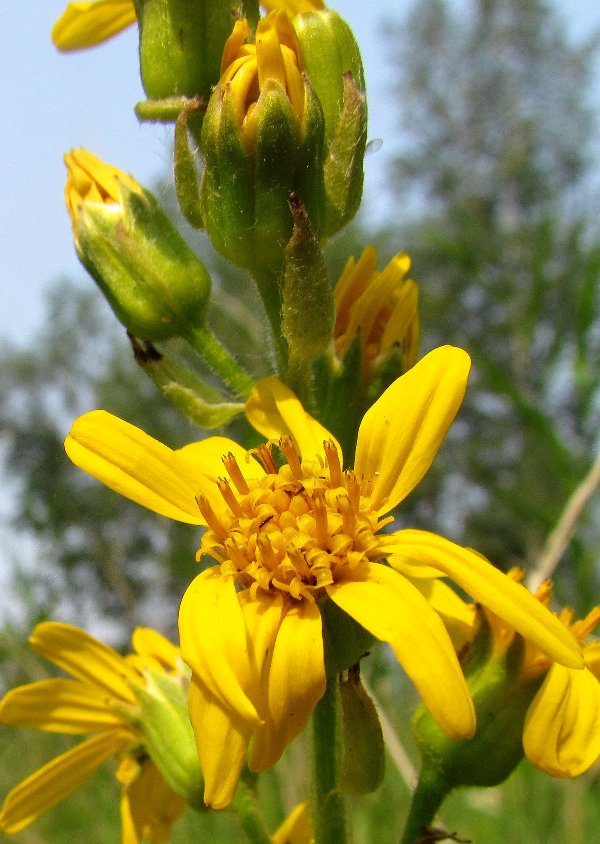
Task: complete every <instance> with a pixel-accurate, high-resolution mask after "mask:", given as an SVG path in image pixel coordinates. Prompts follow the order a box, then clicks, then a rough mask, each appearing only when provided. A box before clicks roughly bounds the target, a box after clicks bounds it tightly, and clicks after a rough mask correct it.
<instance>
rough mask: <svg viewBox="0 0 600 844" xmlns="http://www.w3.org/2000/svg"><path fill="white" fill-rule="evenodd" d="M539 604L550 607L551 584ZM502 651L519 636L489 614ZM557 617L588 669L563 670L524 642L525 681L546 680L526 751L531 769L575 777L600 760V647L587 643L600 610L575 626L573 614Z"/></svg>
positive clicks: (534, 706)
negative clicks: (575, 643) (578, 647)
mask: <svg viewBox="0 0 600 844" xmlns="http://www.w3.org/2000/svg"><path fill="white" fill-rule="evenodd" d="M509 576H510V577H512V578H513V579H515V580H521V579H522V577H523V572H522V571H521V570H519V569H513V570H512V571H511V572H509ZM536 597H537V599H538V601H539V602H540V603H542V604H543V605H544V606H547V607H549V606H550V602H551V598H552V584H551V583H550V581H545V582H544V583H543V584H542V585H541V586H540V588H539V589H538V590H537V593H536ZM487 617H488V620H489V622H490V625H491V627H492V630H493V634H494V643H495V645H496V648H497V649H498V650H501V651H504V650H507V649H508V647H509V646H510V644H511V643H512V641H513V639H514V637H515V631H514V630H512V629H511V628H510V627H508V626H507V625H506V623H505V622H503V621H501V620H500V619H498V618H495V617H494V616H492V615H491V614H490V613H489V612H488V613H487ZM558 618H559V620H560V622H561V623H562V624H563V625H564V626H565V628H566V629H568V630H570V632H571V634H572V635H573V636H574V638H575V639H576V640H577V642H579V644H580V646H581V648H582V652H583V658H584V661H585V667H584V669H583V671H576V670H573V669H572V668H569V667H568V666H565V665H561V664H560V663H557V662H556V661H554V660H553V659H551V658H549V657H548V655H547V654H545V653H543V652H541V651H540V650H539V648H538V647H537V646H536V645H533V644H532V643H531V642H530V641H526V642H525V653H524V657H523V663H522V665H521V668H520V671H519V678H520V680H521V681H529V680H535V679H536V678H538V677H540V676H543V675H545V679H544V682H543V683H542V686H541V688H540V689H539V691H538V692H537V694H536V695H535V697H534V699H533V701H532V702H531V705H530V706H529V709H528V710H527V715H526V717H525V724H524V727H523V749H524V751H525V755H526V757H527V758H528V759H529V761H530V762H531V764H532V765H535V767H536V768H539V769H540V770H542V771H545V773H547V774H551V775H552V776H553V777H576V776H579V774H582V773H584V771H587V770H588V768H591V766H592V765H593V764H595V763H596V762H597V761H598V759H600V642H599V641H598V640H591V641H590V639H589V637H590V635H591V633H593V631H594V629H595V628H596V626H597V625H598V624H599V623H600V606H598V607H594V608H593V609H592V610H591V611H590V612H589V613H588V615H587V616H586V617H585V618H583V619H580V620H578V621H573V611H572V610H570V609H568V608H565V609H563V610H562V611H561V612H560V613H559V615H558Z"/></svg>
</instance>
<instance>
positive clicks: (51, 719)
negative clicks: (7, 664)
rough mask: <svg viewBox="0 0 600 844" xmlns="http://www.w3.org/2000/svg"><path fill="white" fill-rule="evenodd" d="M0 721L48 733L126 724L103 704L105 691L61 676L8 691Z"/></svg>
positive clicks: (105, 727) (78, 732) (3, 700)
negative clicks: (35, 728)
mask: <svg viewBox="0 0 600 844" xmlns="http://www.w3.org/2000/svg"><path fill="white" fill-rule="evenodd" d="M0 721H1V722H2V723H3V724H10V726H12V727H37V729H38V730H45V731H46V732H50V733H68V734H71V735H78V734H81V733H96V732H99V731H101V730H110V729H114V728H115V727H119V726H123V725H124V724H125V722H124V720H123V717H122V716H121V715H118V714H117V713H115V712H113V711H112V710H111V709H110V708H109V707H108V706H107V703H106V692H104V691H102V690H101V689H99V688H97V687H96V688H94V687H92V686H85V685H84V684H83V683H79V682H78V681H74V680H64V679H62V678H58V679H51V680H39V681H38V682H36V683H29V684H28V685H26V686H19V687H18V688H16V689H12V691H10V692H8V693H7V694H6V695H5V696H4V698H3V699H2V703H0Z"/></svg>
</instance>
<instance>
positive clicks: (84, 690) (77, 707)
mask: <svg viewBox="0 0 600 844" xmlns="http://www.w3.org/2000/svg"><path fill="white" fill-rule="evenodd" d="M30 641H31V644H32V647H33V648H34V649H35V650H36V651H37V652H38V653H39V654H41V655H42V656H44V657H46V658H47V659H49V660H50V661H51V662H53V663H54V664H55V665H57V666H58V667H59V668H61V669H63V670H64V671H66V672H68V673H69V674H70V675H71V676H72V677H73V678H74V679H66V678H55V679H49V680H40V681H38V682H35V683H30V684H29V685H26V686H19V687H18V688H16V689H13V690H12V691H10V692H8V694H7V695H6V696H5V697H4V699H3V700H2V703H1V704H0V721H1V722H2V723H3V724H8V725H10V726H15V727H35V728H37V729H39V730H44V731H46V732H52V733H67V734H71V735H84V734H86V733H94V735H93V736H92V737H91V738H88V739H86V740H85V741H83V742H81V743H80V744H78V745H77V746H76V747H74V748H72V749H71V750H68V751H67V752H66V753H63V754H61V755H60V756H57V757H56V759H53V760H52V761H51V762H49V763H48V764H47V765H44V766H43V767H42V768H40V769H39V771H36V772H35V773H34V774H32V775H31V776H29V777H27V779H25V780H23V782H22V783H20V784H19V785H18V786H17V787H16V788H14V789H13V790H12V791H11V792H10V794H8V796H7V797H6V800H5V801H4V805H3V807H2V811H1V813H0V830H1V831H2V832H5V833H9V834H10V833H16V832H19V830H21V829H23V828H24V827H26V826H28V825H29V824H30V823H32V822H33V821H34V820H35V819H36V818H37V817H38V816H39V815H41V814H42V813H43V812H45V811H47V810H48V809H50V808H52V807H53V806H54V805H56V804H57V803H59V802H60V801H61V800H63V799H64V798H65V797H67V796H68V795H69V794H71V793H72V792H73V791H75V790H76V789H77V788H79V786H81V785H82V784H83V783H84V782H85V781H86V780H87V779H88V778H89V777H90V776H91V775H92V774H93V773H94V771H95V770H96V768H98V767H99V766H100V765H101V764H102V763H103V762H104V761H106V760H107V759H109V758H110V757H111V756H117V757H118V758H119V760H120V762H119V766H118V770H117V779H118V780H119V782H120V783H121V786H122V788H121V818H122V841H123V844H141V841H142V839H144V840H145V836H148V840H149V841H152V842H161V841H166V840H167V837H168V830H169V829H170V827H171V825H172V824H173V823H174V821H175V820H177V818H178V817H179V815H180V814H181V813H182V811H183V809H184V808H185V801H184V800H183V799H182V798H181V797H179V796H178V795H177V794H175V793H174V792H173V790H172V789H171V788H170V786H169V785H167V783H166V781H165V780H164V779H163V777H162V775H161V774H160V773H159V771H158V769H157V768H156V766H155V765H154V763H153V762H152V760H151V759H150V757H149V756H148V755H147V753H146V752H145V750H144V745H145V741H144V735H143V733H142V732H141V730H140V728H138V727H136V726H134V721H135V719H136V716H139V713H140V708H139V704H138V701H137V698H136V696H135V694H134V691H133V689H134V688H136V687H145V686H146V684H147V676H148V675H147V671H149V670H150V671H153V672H158V673H159V674H167V675H170V676H174V677H181V676H182V673H181V672H182V668H183V666H182V663H181V659H180V656H179V650H178V649H177V648H176V647H175V646H174V645H172V644H171V643H170V642H168V641H167V640H166V639H164V638H163V637H162V636H161V635H160V634H159V633H157V632H156V631H155V630H151V629H149V628H138V629H137V630H136V631H135V632H134V634H133V638H132V642H133V648H134V653H133V654H130V655H128V656H125V657H123V656H121V655H120V654H118V653H117V652H116V651H114V650H113V649H112V648H109V647H108V646H106V645H104V644H102V643H101V642H99V641H97V640H96V639H94V638H93V637H92V636H90V635H88V634H87V633H85V632H84V631H83V630H80V629H79V628H77V627H71V626H70V625H68V624H59V623H56V622H45V623H43V624H39V625H38V626H37V627H36V628H35V630H34V632H33V635H32V636H31V639H30Z"/></svg>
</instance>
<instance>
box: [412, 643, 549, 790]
mask: <svg viewBox="0 0 600 844" xmlns="http://www.w3.org/2000/svg"><path fill="white" fill-rule="evenodd" d="M484 635H487V634H484ZM483 652H484V649H483V650H482V652H481V653H480V654H478V655H477V656H476V664H478V665H479V667H477V668H475V669H474V670H472V671H470V672H469V671H468V670H467V684H468V686H469V691H470V692H471V696H472V698H473V703H474V705H475V713H476V717H477V731H476V733H475V735H474V736H473V738H471V739H461V740H458V741H456V740H454V739H451V738H450V737H449V736H448V735H446V733H445V732H444V731H443V730H442V729H441V727H440V726H439V725H438V724H437V722H436V721H435V720H434V719H433V717H432V716H431V714H430V713H429V712H428V710H426V709H425V708H424V707H423V706H421V707H420V708H419V709H418V710H417V713H416V714H415V718H414V721H413V729H414V734H415V738H416V740H417V744H418V746H419V750H420V752H421V755H422V758H423V771H424V772H425V773H426V779H427V780H428V781H429V782H433V781H436V782H437V783H438V784H442V785H443V786H444V790H445V791H450V790H451V789H453V788H456V787H458V786H495V785H499V784H500V783H501V782H504V780H505V779H506V778H507V777H508V776H509V774H511V773H512V771H513V770H514V768H515V767H516V766H517V765H518V764H519V762H520V761H521V759H522V758H523V755H524V754H523V726H524V722H525V716H526V714H527V710H528V708H529V706H530V704H531V702H532V700H533V698H534V697H535V695H536V693H537V691H538V690H539V688H540V686H541V684H542V682H543V680H544V676H543V675H542V676H541V677H536V678H532V679H530V680H528V681H523V680H521V679H519V672H520V666H521V663H522V656H523V640H522V638H521V637H520V636H516V637H515V640H514V641H513V644H512V645H511V646H510V648H509V649H508V651H506V652H505V653H504V654H493V653H492V654H490V655H489V658H488V659H487V660H484V661H483V662H481V657H482V655H483Z"/></svg>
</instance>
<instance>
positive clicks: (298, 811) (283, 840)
mask: <svg viewBox="0 0 600 844" xmlns="http://www.w3.org/2000/svg"><path fill="white" fill-rule="evenodd" d="M271 841H272V842H273V844H313V842H314V838H313V832H312V824H311V821H310V804H309V803H299V804H298V805H297V806H296V807H295V808H294V809H292V811H291V812H290V813H289V815H288V816H287V818H286V819H285V820H284V822H283V823H282V824H281V826H280V827H279V828H278V829H277V830H276V832H274V833H273V835H272V836H271Z"/></svg>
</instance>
